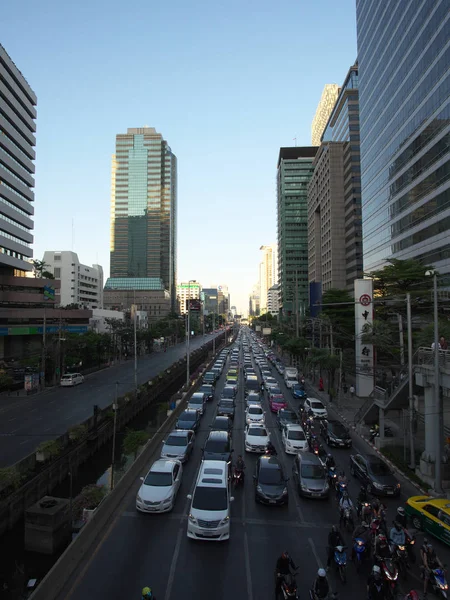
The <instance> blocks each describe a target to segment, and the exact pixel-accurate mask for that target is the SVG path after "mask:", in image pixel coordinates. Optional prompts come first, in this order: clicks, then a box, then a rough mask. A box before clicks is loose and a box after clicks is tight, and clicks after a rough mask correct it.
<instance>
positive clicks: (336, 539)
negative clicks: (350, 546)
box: [327, 525, 345, 571]
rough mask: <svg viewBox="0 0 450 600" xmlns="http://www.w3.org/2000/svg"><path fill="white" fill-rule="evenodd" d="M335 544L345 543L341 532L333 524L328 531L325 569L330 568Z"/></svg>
mask: <svg viewBox="0 0 450 600" xmlns="http://www.w3.org/2000/svg"><path fill="white" fill-rule="evenodd" d="M336 546H345V544H344V540H343V538H342V535H341V532H340V531H339V530H338V528H337V527H336V525H333V526H332V527H331V531H330V533H329V534H328V557H327V571H328V569H329V568H330V565H331V561H332V559H333V556H334V549H335V548H336Z"/></svg>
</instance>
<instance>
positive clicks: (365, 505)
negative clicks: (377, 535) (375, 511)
mask: <svg viewBox="0 0 450 600" xmlns="http://www.w3.org/2000/svg"><path fill="white" fill-rule="evenodd" d="M359 516H360V517H361V521H364V522H366V523H367V524H368V525H370V519H371V517H372V507H371V506H370V503H369V502H362V503H361V504H360V505H359Z"/></svg>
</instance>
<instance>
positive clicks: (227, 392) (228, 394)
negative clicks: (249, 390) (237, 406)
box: [222, 387, 234, 398]
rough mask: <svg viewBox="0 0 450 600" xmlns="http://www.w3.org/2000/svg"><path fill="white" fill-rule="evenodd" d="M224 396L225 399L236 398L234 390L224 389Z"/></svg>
mask: <svg viewBox="0 0 450 600" xmlns="http://www.w3.org/2000/svg"><path fill="white" fill-rule="evenodd" d="M222 396H223V397H224V398H234V391H233V388H226V387H225V388H223V392H222Z"/></svg>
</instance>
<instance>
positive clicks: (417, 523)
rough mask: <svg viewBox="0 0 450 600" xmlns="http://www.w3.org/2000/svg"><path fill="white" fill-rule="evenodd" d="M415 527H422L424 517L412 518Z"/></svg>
mask: <svg viewBox="0 0 450 600" xmlns="http://www.w3.org/2000/svg"><path fill="white" fill-rule="evenodd" d="M411 522H412V524H413V526H414V528H415V529H422V519H421V518H420V517H418V516H415V517H413V518H412V520H411Z"/></svg>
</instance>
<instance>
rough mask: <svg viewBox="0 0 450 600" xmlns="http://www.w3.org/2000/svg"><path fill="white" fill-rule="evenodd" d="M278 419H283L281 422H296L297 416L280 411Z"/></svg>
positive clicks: (288, 411) (289, 411)
mask: <svg viewBox="0 0 450 600" xmlns="http://www.w3.org/2000/svg"><path fill="white" fill-rule="evenodd" d="M280 419H283V421H296V420H297V415H296V414H295V413H294V412H292V411H291V410H282V411H281V412H280Z"/></svg>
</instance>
